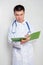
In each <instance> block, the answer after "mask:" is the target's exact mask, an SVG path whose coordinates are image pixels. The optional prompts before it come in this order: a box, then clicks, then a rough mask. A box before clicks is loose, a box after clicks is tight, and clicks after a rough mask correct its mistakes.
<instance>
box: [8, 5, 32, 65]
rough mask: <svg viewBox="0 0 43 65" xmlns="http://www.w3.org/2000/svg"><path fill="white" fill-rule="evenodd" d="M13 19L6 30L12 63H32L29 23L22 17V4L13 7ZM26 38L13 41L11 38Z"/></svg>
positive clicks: (23, 14) (14, 64)
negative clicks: (10, 46)
mask: <svg viewBox="0 0 43 65" xmlns="http://www.w3.org/2000/svg"><path fill="white" fill-rule="evenodd" d="M14 16H15V20H14V21H13V22H12V23H11V25H10V28H9V31H8V43H9V44H11V45H12V65H33V46H32V43H31V42H30V36H29V34H31V33H32V32H31V25H30V24H29V21H27V20H25V19H24V16H25V8H24V6H23V5H16V6H15V7H14ZM24 37H25V38H26V39H22V40H21V41H18V42H13V41H12V39H11V38H24Z"/></svg>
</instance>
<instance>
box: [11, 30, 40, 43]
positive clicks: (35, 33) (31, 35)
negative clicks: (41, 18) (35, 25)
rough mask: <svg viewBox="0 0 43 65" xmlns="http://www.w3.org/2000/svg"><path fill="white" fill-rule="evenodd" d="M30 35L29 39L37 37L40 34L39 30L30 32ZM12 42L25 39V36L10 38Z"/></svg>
mask: <svg viewBox="0 0 43 65" xmlns="http://www.w3.org/2000/svg"><path fill="white" fill-rule="evenodd" d="M29 36H30V40H34V39H38V38H39V36H40V31H37V32H34V33H32V34H30V35H29ZM11 39H12V41H13V42H19V41H21V40H22V39H23V40H25V39H26V38H24V37H21V38H11Z"/></svg>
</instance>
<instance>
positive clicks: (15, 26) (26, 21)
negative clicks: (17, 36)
mask: <svg viewBox="0 0 43 65" xmlns="http://www.w3.org/2000/svg"><path fill="white" fill-rule="evenodd" d="M25 23H26V25H27V28H28V32H27V34H28V33H31V31H30V27H29V24H28V22H27V21H26V22H25ZM14 24H15V30H14V31H12V33H13V34H14V33H16V27H17V23H16V20H14V22H13V23H12V28H13V26H14Z"/></svg>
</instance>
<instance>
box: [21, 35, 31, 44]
mask: <svg viewBox="0 0 43 65" xmlns="http://www.w3.org/2000/svg"><path fill="white" fill-rule="evenodd" d="M25 37H26V39H25V40H23V39H22V40H21V44H25V43H26V42H28V41H29V40H30V36H29V35H28V34H27V35H25Z"/></svg>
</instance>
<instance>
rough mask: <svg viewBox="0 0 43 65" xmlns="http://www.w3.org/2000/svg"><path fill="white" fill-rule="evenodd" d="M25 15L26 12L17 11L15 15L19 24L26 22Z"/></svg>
mask: <svg viewBox="0 0 43 65" xmlns="http://www.w3.org/2000/svg"><path fill="white" fill-rule="evenodd" d="M24 13H25V12H24V11H23V10H21V11H15V13H14V15H15V18H16V20H17V21H18V22H20V23H22V22H23V21H24Z"/></svg>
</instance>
